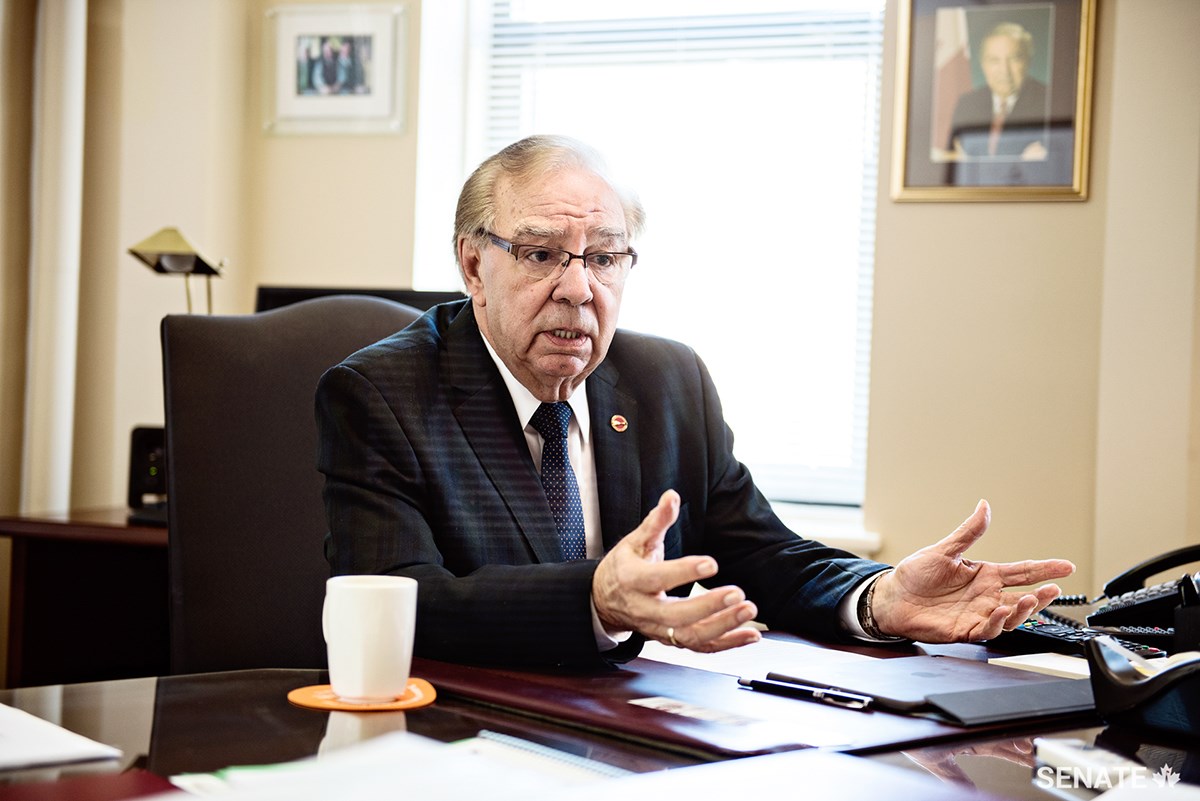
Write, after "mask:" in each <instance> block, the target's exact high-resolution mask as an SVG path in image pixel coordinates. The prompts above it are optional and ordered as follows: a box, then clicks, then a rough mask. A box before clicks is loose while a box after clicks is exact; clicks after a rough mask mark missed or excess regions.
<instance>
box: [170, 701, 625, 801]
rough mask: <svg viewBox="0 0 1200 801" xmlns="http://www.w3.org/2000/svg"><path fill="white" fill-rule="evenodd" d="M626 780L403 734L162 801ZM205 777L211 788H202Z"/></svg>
mask: <svg viewBox="0 0 1200 801" xmlns="http://www.w3.org/2000/svg"><path fill="white" fill-rule="evenodd" d="M362 714H370V713H362ZM625 775H628V772H627V771H624V770H621V769H619V768H615V767H612V766H610V765H607V764H604V763H600V762H596V761H593V760H589V759H585V758H582V757H578V756H575V755H572V754H568V753H565V752H555V750H554V749H551V748H548V747H545V746H540V745H538V744H536V743H533V742H529V741H524V740H520V739H519V738H516V737H510V736H506V735H502V734H497V733H495V732H481V733H480V735H479V736H477V737H472V738H469V739H467V740H462V741H459V742H457V743H440V742H437V741H435V740H432V739H429V738H426V737H423V736H421V735H418V734H413V733H409V732H404V731H396V732H391V733H388V734H384V735H381V736H379V737H375V738H373V739H370V740H367V741H365V742H360V743H355V744H352V745H348V746H345V747H343V748H339V749H334V750H332V751H329V752H324V753H319V754H318V755H317V756H316V757H314V758H309V759H301V760H297V761H295V762H285V763H281V764H278V765H268V766H250V767H245V766H243V767H235V768H227V769H225V770H222V771H218V772H217V773H215V774H202V775H195V774H185V775H183V776H176V777H173V778H172V781H173V782H174V783H175V784H176V786H178V787H180V788H182V789H183V790H185V791H187V793H189V794H190V795H184V794H183V793H173V794H170V795H165V796H163V797H162V799H161V801H166V799H167V798H170V799H175V798H180V799H182V798H189V797H194V796H195V795H219V796H221V797H223V798H225V799H228V801H327V799H330V798H336V799H338V801H391V799H396V798H419V799H425V800H426V801H459V799H464V798H486V799H488V801H528V799H530V798H551V797H569V791H570V790H571V788H576V787H582V786H586V785H588V784H592V783H596V782H607V781H611V780H613V779H618V778H620V777H622V776H625ZM205 777H207V778H208V781H202V779H204V778H205ZM147 801H154V799H147Z"/></svg>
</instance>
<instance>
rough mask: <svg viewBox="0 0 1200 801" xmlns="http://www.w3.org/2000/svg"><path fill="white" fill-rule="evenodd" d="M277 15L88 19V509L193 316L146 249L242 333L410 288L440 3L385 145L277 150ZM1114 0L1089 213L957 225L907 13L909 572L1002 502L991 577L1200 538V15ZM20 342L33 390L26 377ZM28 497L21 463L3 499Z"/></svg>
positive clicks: (890, 443) (1039, 208) (887, 506)
mask: <svg viewBox="0 0 1200 801" xmlns="http://www.w3.org/2000/svg"><path fill="white" fill-rule="evenodd" d="M317 2H321V3H324V4H327V3H328V2H330V0H317ZM274 5H276V3H275V2H274V1H273V0H248V1H243V0H172V2H165V1H164V0H91V2H90V9H91V11H90V24H89V53H88V80H89V86H88V95H87V104H88V107H87V143H86V151H85V170H86V174H85V187H84V192H85V194H84V206H85V212H84V229H85V230H84V238H83V262H84V263H83V279H82V280H83V287H82V289H83V291H82V295H81V309H80V313H81V317H82V320H81V337H80V350H79V368H78V372H79V375H78V378H79V380H78V388H77V391H78V398H77V422H76V432H75V443H76V458H75V460H74V468H73V469H74V473H73V476H72V503H73V504H74V505H75V506H77V507H87V506H109V505H122V504H123V503H124V494H125V486H126V475H127V470H128V440H129V432H130V430H131V429H132V428H133V427H134V426H136V425H139V424H160V423H161V421H162V396H161V371H160V366H159V349H158V322H159V320H160V318H161V317H162V315H163V314H166V313H177V312H182V311H183V310H184V292H183V287H182V286H181V285H180V281H179V279H177V278H174V277H169V276H160V275H156V274H154V273H152V272H150V271H149V270H147V269H146V268H144V267H143V266H141V265H140V264H138V263H137V262H135V261H134V260H133V259H132V258H131V257H130V256H128V255H127V254H126V253H125V248H126V247H128V245H130V244H132V243H134V242H136V241H138V240H140V239H142V238H143V237H145V236H147V235H149V234H150V233H152V232H154V231H156V230H157V229H158V228H160V227H162V226H164V225H177V226H179V227H180V228H181V229H182V230H183V231H184V232H186V233H187V234H188V236H190V237H191V238H192V239H193V240H194V241H195V243H196V244H198V245H199V246H200V247H201V248H203V249H204V250H206V251H207V252H208V254H209V255H211V256H213V257H215V258H221V257H228V258H229V260H230V265H229V267H228V268H227V272H226V276H225V277H223V278H221V279H220V280H218V281H217V282H215V301H216V310H217V311H218V312H245V311H248V310H250V308H251V306H252V304H253V289H254V287H255V285H257V284H259V283H291V284H342V285H384V284H391V285H404V284H407V283H409V281H410V279H411V275H412V258H413V257H412V253H411V248H410V243H411V242H412V241H413V238H414V233H415V231H414V223H413V220H414V216H415V213H416V212H415V186H416V181H417V177H416V173H417V166H418V159H417V145H418V137H417V131H418V128H417V109H418V102H419V100H420V99H419V98H418V97H417V89H418V86H419V85H424V87H425V89H426V92H427V93H431V92H432V91H436V90H437V89H438V88H440V89H441V90H442V92H443V93H444V94H445V97H442V98H440V100H441V102H442V103H443V104H447V105H454V101H453V98H454V96H455V94H454V92H455V90H456V87H455V86H450V85H447V86H443V87H439V83H438V81H437V80H436V79H437V77H438V76H436V75H425V76H420V75H419V74H418V72H419V69H418V65H419V63H420V60H419V56H420V50H419V36H418V33H419V31H420V29H421V9H422V3H421V2H420V0H408V2H407V9H408V20H407V30H408V37H407V38H408V42H407V44H408V50H407V67H408V69H407V76H406V86H405V88H406V103H407V106H406V109H407V126H406V128H405V130H404V131H403V132H402V133H401V134H399V135H384V136H379V135H375V136H330V135H303V136H302V135H295V136H271V135H267V134H265V133H264V132H263V131H262V127H261V125H262V113H261V109H262V98H261V87H262V75H261V71H262V65H261V62H260V52H261V42H262V32H263V31H262V29H263V15H264V12H265V10H266V9H267V8H269V7H272V6H274ZM1100 5H1101V9H1100V18H1099V26H1098V37H1097V43H1096V55H1097V59H1096V91H1095V104H1094V109H1095V119H1094V124H1093V147H1092V158H1093V163H1092V193H1091V198H1090V199H1089V200H1088V201H1086V202H1082V203H982V204H948V203H895V202H893V201H891V200H890V199H889V197H888V195H887V186H886V185H887V180H886V176H888V175H889V171H890V162H891V156H890V154H891V121H892V108H893V101H892V90H893V77H894V70H893V63H894V56H895V43H894V41H893V39H894V36H895V29H896V5H895V3H894V2H892V3H890V4H889V9H888V18H887V31H888V43H887V46H886V51H885V56H886V60H885V71H884V84H885V85H884V107H883V131H882V136H881V154H882V164H881V171H880V175H881V176H884V177H885V180H883V181H882V183H883V186H881V188H880V193H879V213H878V241H877V262H878V266H877V272H876V284H875V321H874V335H875V342H874V353H873V366H872V377H871V380H872V396H871V421H870V424H871V428H870V446H869V456H868V459H869V464H868V486H867V500H866V504H865V515H866V523H867V526H868V528H870V529H872V530H874V531H878V532H880V533H881V534H882V535H883V537H884V543H885V551H884V554H883V556H884V558H887V559H896V558H899V557H900V556H902V555H903V554H904V553H907V552H908V551H910V550H911V549H913V548H915V547H917V546H919V545H922V544H925V543H926V542H928V541H930V540H931V539H933V538H935V537H937V536H940V535H941V534H943V533H945V532H946V531H948V530H949V529H951V528H953V526H955V525H956V524H957V523H958V522H959V521H960V520H961V519H962V518H963V517H965V516H966V515H967V514H968V513H969V512H970V511H971V509H972V507H973V505H974V503H975V501H976V500H977V499H978V498H981V497H986V498H988V499H989V500H990V501H991V502H992V504H993V507H994V526H993V531H992V533H991V535H989V537H988V538H987V539H985V541H984V542H983V543H981V544H980V546H979V547H978V549H977V551H978V555H980V556H985V557H991V558H997V559H1010V558H1016V557H1018V556H1048V555H1051V554H1054V555H1062V556H1066V557H1068V558H1071V559H1074V560H1076V561H1077V562H1078V563H1079V565H1080V569H1081V570H1080V573H1079V575H1078V576H1077V577H1076V578H1075V579H1073V580H1072V581H1070V582H1068V583H1067V588H1068V590H1071V591H1078V592H1093V591H1095V590H1096V588H1097V584H1098V581H1099V580H1100V578H1101V577H1102V576H1104V575H1107V574H1108V573H1110V572H1112V571H1113V570H1114V569H1116V568H1117V567H1118V566H1119V565H1122V564H1124V563H1125V562H1127V561H1128V560H1130V559H1134V558H1140V557H1142V556H1145V555H1148V554H1150V553H1152V552H1155V551H1158V550H1163V549H1166V548H1169V547H1174V546H1176V545H1178V544H1182V543H1183V542H1196V541H1197V540H1200V524H1198V522H1197V516H1198V507H1200V501H1198V500H1197V487H1200V470H1198V469H1197V456H1196V451H1197V447H1196V445H1197V443H1198V442H1200V436H1198V433H1197V431H1198V429H1200V425H1198V424H1197V418H1198V416H1200V415H1198V413H1197V410H1198V407H1200V400H1198V399H1197V396H1198V395H1200V393H1198V392H1197V391H1196V388H1197V387H1198V386H1200V375H1198V371H1197V368H1196V364H1195V362H1196V359H1195V356H1194V353H1195V348H1196V343H1197V340H1198V339H1200V333H1198V332H1200V326H1198V325H1197V320H1198V319H1200V316H1198V313H1197V306H1198V303H1197V292H1196V288H1195V277H1196V271H1197V269H1198V267H1200V259H1198V257H1197V253H1198V251H1200V234H1198V228H1200V224H1198V220H1200V200H1198V199H1197V195H1198V192H1200V167H1198V166H1197V163H1198V159H1200V144H1198V142H1200V97H1198V92H1200V89H1198V88H1197V86H1196V85H1195V83H1196V82H1195V81H1190V80H1183V78H1184V77H1190V76H1195V75H1197V74H1200V64H1198V63H1197V58H1198V56H1197V54H1196V53H1195V48H1194V47H1192V42H1194V40H1195V38H1196V35H1197V33H1200V4H1196V3H1194V2H1192V0H1138V1H1137V2H1134V1H1133V0H1102V2H1101V3H1100ZM422 77H423V78H424V80H420V84H419V83H418V82H419V79H420V78H422ZM448 83H454V82H453V81H451V82H448ZM447 98H450V99H447ZM426 99H428V98H426ZM435 135H436V134H435ZM442 135H443V136H444V135H445V134H444V133H443V134H442ZM426 144H427V143H426ZM427 166H428V165H423V166H422V169H425V168H426V167H427ZM5 180H6V181H7V180H8V178H7V177H6V178H5ZM10 196H11V193H10ZM426 211H428V210H426ZM451 214H452V210H451V209H450V208H446V209H444V210H443V212H442V215H441V216H442V218H444V221H445V222H444V223H443V224H445V225H448V222H449V219H450V216H451ZM435 219H436V218H435ZM6 245H7V240H6ZM5 252H6V254H7V251H5ZM4 282H5V283H4V285H3V291H4V292H5V293H6V296H5V298H4V302H5V306H4V308H5V310H6V312H7V311H8V310H9V309H11V308H13V305H12V303H11V302H10V297H9V296H10V295H11V293H12V292H14V291H19V290H20V282H19V279H14V278H13V274H12V271H11V269H6V270H5V272H4ZM197 289H199V287H197ZM19 309H20V304H18V305H17V311H18V312H19ZM8 319H10V318H9V317H8V315H7V314H6V320H8ZM5 325H6V326H8V325H9V323H8V322H6V323H5ZM7 330H8V328H7V327H6V328H5V331H7ZM5 343H6V344H5V350H4V351H3V353H2V354H0V356H2V358H3V360H2V361H0V369H2V370H3V376H0V386H4V387H9V386H11V385H12V383H13V382H17V383H19V382H20V381H21V380H22V375H21V370H22V367H21V359H20V357H19V354H15V353H13V352H11V349H10V348H9V347H8V343H9V338H8V335H7V334H6V339H5ZM12 394H13V393H12V392H11V391H7V390H6V391H5V394H4V395H3V396H0V402H3V403H5V404H6V408H11V407H13V405H14V404H16V403H17V399H16V398H14V397H10V396H11V395H12ZM16 425H18V424H17V423H16V422H15V421H14V419H13V418H12V417H9V418H8V419H6V420H0V426H3V428H2V429H0V442H5V441H16V442H19V441H20V436H19V429H16V430H14V426H16ZM14 434H15V435H16V436H15V440H14V439H13V437H14ZM5 464H8V462H7V461H6V462H5ZM16 481H17V478H16V475H15V474H14V473H13V472H12V471H11V470H7V469H6V470H5V472H4V474H3V476H0V497H3V498H8V497H15V486H16ZM1097 543H1098V547H1096V548H1094V544H1097ZM0 567H3V566H0ZM0 572H3V570H0Z"/></svg>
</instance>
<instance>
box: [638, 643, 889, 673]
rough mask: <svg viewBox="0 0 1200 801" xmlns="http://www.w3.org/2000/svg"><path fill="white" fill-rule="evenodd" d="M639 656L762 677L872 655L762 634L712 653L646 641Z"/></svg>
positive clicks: (719, 671) (671, 663) (712, 671)
mask: <svg viewBox="0 0 1200 801" xmlns="http://www.w3.org/2000/svg"><path fill="white" fill-rule="evenodd" d="M640 656H641V657H642V658H643V659H652V660H654V661H655V662H666V663H667V664H670V665H680V666H682V667H689V668H696V669H698V670H707V671H709V672H710V673H723V674H726V675H728V676H737V677H739V678H740V677H742V676H745V677H747V678H762V677H763V676H765V675H766V674H767V673H769V672H772V671H774V672H776V673H792V672H794V670H795V668H796V667H797V666H800V667H805V668H811V667H813V666H816V665H828V664H846V663H848V662H861V661H863V660H870V659H874V658H875V657H870V656H864V655H863V654H856V653H852V652H850V651H838V650H836V649H833V648H821V647H819V646H815V645H806V644H804V643H800V642H793V641H791V640H775V639H769V638H767V637H764V638H763V639H762V640H760V641H759V642H756V643H754V644H752V645H743V646H742V647H741V648H732V649H730V650H728V651H720V652H718V653H715V654H701V653H697V652H695V651H689V650H687V649H685V648H673V647H671V646H669V645H663V644H662V643H660V642H653V641H651V642H647V643H646V644H645V645H644V646H643V647H642V652H641V654H640Z"/></svg>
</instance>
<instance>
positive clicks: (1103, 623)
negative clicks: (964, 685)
mask: <svg viewBox="0 0 1200 801" xmlns="http://www.w3.org/2000/svg"><path fill="white" fill-rule="evenodd" d="M1196 561H1200V545H1189V546H1187V547H1184V548H1178V549H1176V550H1174V551H1168V552H1167V553H1164V554H1162V555H1160V556H1156V557H1154V558H1153V559H1147V560H1146V561H1145V562H1142V563H1141V564H1138V565H1134V566H1133V567H1132V568H1130V569H1129V570H1126V571H1125V572H1123V573H1121V574H1120V575H1118V576H1115V577H1113V578H1112V579H1111V580H1109V582H1108V583H1107V584H1105V585H1104V592H1103V594H1102V595H1101V596H1100V597H1099V598H1097V599H1095V600H1094V601H1089V600H1088V599H1087V597H1086V596H1083V595H1067V596H1061V597H1060V598H1058V599H1057V600H1056V601H1055V602H1054V604H1055V605H1056V606H1080V605H1091V604H1095V603H1099V602H1100V601H1102V600H1105V599H1107V603H1104V604H1103V605H1101V606H1098V607H1097V608H1096V609H1094V610H1093V611H1092V612H1091V613H1089V614H1088V615H1087V623H1086V624H1085V623H1083V622H1081V621H1079V620H1076V619H1074V618H1072V617H1068V616H1065V615H1060V614H1057V613H1056V612H1054V611H1051V610H1050V609H1045V610H1043V611H1042V612H1041V613H1040V614H1038V615H1035V616H1034V617H1033V618H1031V619H1030V620H1028V621H1026V622H1025V623H1024V624H1022V625H1021V626H1018V627H1017V628H1016V629H1014V630H1013V631H1011V632H1005V633H1003V634H1001V635H1000V636H999V637H997V638H996V639H994V640H992V644H993V645H995V646H996V647H998V648H1003V649H1005V650H1010V651H1018V652H1022V653H1031V652H1041V651H1054V652H1057V653H1066V654H1075V655H1078V656H1082V655H1084V653H1085V652H1086V646H1087V643H1088V642H1089V641H1091V640H1093V639H1095V638H1096V637H1099V636H1100V635H1104V634H1107V635H1109V636H1111V637H1114V638H1116V639H1117V641H1118V642H1119V643H1120V644H1121V645H1123V646H1124V647H1125V648H1127V649H1129V650H1132V651H1134V652H1136V653H1138V654H1139V655H1140V656H1143V657H1161V656H1165V655H1166V654H1167V653H1168V652H1178V651H1190V650H1195V649H1197V648H1200V591H1198V590H1197V580H1198V579H1200V573H1197V574H1195V575H1190V574H1185V575H1183V576H1181V577H1180V578H1177V579H1173V580H1171V581H1166V582H1162V583H1160V584H1152V585H1150V586H1148V587H1147V586H1145V583H1146V580H1147V579H1149V578H1150V577H1151V576H1155V575H1157V574H1159V573H1162V572H1165V571H1167V570H1170V569H1171V568H1174V567H1181V566H1182V565H1186V564H1188V563H1190V562H1196Z"/></svg>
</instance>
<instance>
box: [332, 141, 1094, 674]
mask: <svg viewBox="0 0 1200 801" xmlns="http://www.w3.org/2000/svg"><path fill="white" fill-rule="evenodd" d="M643 220H644V214H643V211H642V208H641V206H640V205H639V203H638V202H637V200H636V199H635V198H634V197H633V196H632V195H630V194H628V193H627V192H625V191H623V190H622V188H621V187H619V186H617V185H616V184H615V183H614V182H613V181H612V180H610V178H609V177H608V176H607V173H606V171H605V168H604V166H603V165H602V163H601V161H600V159H599V157H598V156H597V155H596V154H595V153H594V151H592V150H590V149H589V148H587V147H586V146H584V145H582V144H581V143H578V142H575V141H573V140H569V139H563V138H556V137H531V138H529V139H525V140H522V141H520V142H517V143H515V144H513V145H510V146H509V147H507V148H505V149H504V150H503V151H501V152H500V153H498V154H496V155H494V156H492V157H491V158H489V159H488V160H487V161H485V162H484V163H483V164H482V165H481V166H480V167H479V168H478V169H477V170H476V171H475V172H474V173H473V174H472V175H471V177H470V178H469V179H468V180H467V182H466V184H465V186H464V187H463V190H462V194H461V195H460V198H459V205H458V212H457V217H456V220H455V234H454V242H455V252H456V254H457V258H458V263H459V266H460V268H461V272H462V278H463V281H464V282H465V285H466V289H467V293H468V294H469V295H470V298H469V300H467V301H461V302H458V303H451V304H445V305H442V306H438V307H435V308H434V309H432V310H431V311H430V312H428V313H427V314H426V315H425V316H424V317H422V318H421V319H420V320H418V321H417V322H415V323H414V324H412V325H411V326H409V327H408V328H407V329H405V330H404V331H401V332H399V333H397V334H395V335H394V336H392V337H390V338H388V339H385V340H383V341H382V342H379V343H377V344H375V345H373V346H371V347H369V348H366V349H364V350H362V351H360V352H358V353H357V354H354V355H353V356H351V357H350V358H348V359H347V360H346V361H345V362H343V363H342V364H341V365H339V366H337V367H335V368H333V369H331V370H330V371H329V372H328V373H326V375H325V376H324V378H323V379H322V381H321V385H320V387H319V389H318V394H317V413H318V421H319V427H320V447H319V453H318V465H319V468H320V470H321V471H322V472H323V473H324V474H325V476H326V490H325V499H326V506H327V510H328V518H329V529H330V533H329V537H328V539H327V549H326V550H327V555H328V557H329V561H330V564H331V566H332V569H333V572H334V573H335V574H344V573H394V574H399V575H406V576H412V577H413V578H415V579H417V581H418V582H419V583H420V590H419V606H418V614H417V641H416V652H417V653H418V654H419V655H422V656H426V657H431V658H435V659H444V660H451V661H465V662H507V663H509V664H523V665H574V666H586V665H598V664H602V663H604V662H619V661H622V660H627V659H629V658H632V657H633V656H635V655H636V654H637V652H638V650H639V649H640V647H641V644H642V643H643V642H644V641H645V639H646V638H650V639H655V640H659V641H661V642H666V643H670V644H672V645H677V646H680V647H685V648H691V649H694V650H697V651H718V650H723V649H728V648H734V647H737V646H741V645H745V644H748V643H751V642H754V641H756V640H758V638H759V637H760V634H759V632H758V631H757V630H756V629H755V628H753V627H747V626H745V625H744V624H745V623H747V622H748V621H750V620H752V619H755V618H757V619H758V620H760V621H762V622H764V623H766V624H767V625H768V626H770V627H772V628H778V629H782V630H789V631H794V632H798V633H806V634H810V635H814V636H819V637H827V638H837V637H853V636H858V637H863V638H867V639H875V640H879V639H889V638H915V639H921V640H925V641H946V640H979V639H986V638H990V637H993V636H996V635H997V634H999V633H1000V631H1001V630H1002V629H1011V628H1013V627H1014V626H1016V625H1018V624H1019V623H1021V622H1022V621H1023V620H1025V619H1026V617H1028V616H1029V615H1030V614H1031V613H1032V612H1034V611H1035V610H1037V609H1040V608H1042V607H1043V606H1045V605H1046V604H1047V603H1049V602H1050V601H1051V600H1052V599H1053V598H1054V597H1055V596H1056V595H1057V594H1058V588H1057V587H1056V586H1054V585H1052V584H1048V585H1045V586H1042V587H1040V588H1038V589H1036V590H1033V591H1029V592H1021V591H1015V590H1013V589H1010V588H1012V587H1019V586H1025V585H1029V584H1036V583H1039V582H1043V581H1048V580H1051V579H1054V578H1058V577H1062V576H1066V575H1068V574H1069V573H1070V572H1071V571H1072V570H1073V566H1072V565H1071V564H1070V563H1069V562H1064V561H1061V560H1047V561H1031V562H1017V563H1012V564H992V563H987V562H972V561H970V560H967V559H965V558H963V553H964V552H965V551H966V550H967V548H968V547H969V546H970V545H971V544H972V543H973V542H974V541H975V540H976V539H978V538H979V537H980V536H981V535H982V534H983V533H984V530H985V529H986V528H987V524H988V515H989V512H988V507H987V504H986V503H984V502H982V501H981V502H980V504H979V505H978V507H977V508H976V510H975V512H974V513H973V514H972V515H971V517H970V518H969V519H968V520H967V521H966V522H965V523H963V525H962V526H960V527H959V528H958V529H957V530H956V531H955V532H954V533H952V534H951V535H950V536H948V537H946V538H945V539H943V540H942V541H940V542H938V543H937V544H936V545H933V546H930V547H928V548H925V549H923V550H921V551H918V552H917V553H916V554H914V555H912V556H910V557H909V558H907V559H905V560H904V561H902V562H900V564H899V565H898V566H897V567H896V568H895V569H894V570H893V569H889V568H888V566H887V565H883V564H880V563H877V562H872V561H868V560H864V559H859V558H857V557H855V556H853V555H851V554H849V553H846V552H843V551H839V550H837V549H833V548H829V547H826V546H824V545H822V544H820V543H818V542H814V541H812V540H807V539H803V538H801V537H799V536H797V535H796V534H794V533H793V532H791V531H789V530H788V529H787V528H786V527H785V526H784V525H783V524H782V523H781V522H780V520H779V519H778V518H777V517H776V516H775V515H774V514H773V513H772V511H771V508H770V505H769V504H768V503H767V501H766V499H765V498H764V497H763V496H762V495H761V494H760V493H759V492H758V490H757V489H756V488H755V486H754V483H753V481H752V480H751V477H750V474H749V473H748V472H747V470H746V468H745V467H744V466H743V465H742V464H740V463H739V462H738V461H737V460H736V459H735V458H734V457H733V452H732V449H733V435H732V434H731V432H730V431H729V429H728V427H727V426H726V425H725V422H724V419H723V418H722V415H721V405H720V401H719V400H718V397H717V392H716V389H715V387H714V386H713V383H712V381H711V380H710V378H709V375H708V372H707V370H706V369H705V367H704V365H703V363H702V362H701V361H700V359H699V358H698V357H697V356H696V354H695V353H694V352H693V351H691V350H690V349H688V348H687V347H685V346H683V345H681V344H678V343H676V342H671V341H668V340H664V339H660V338H656V337H651V336H644V335H639V334H633V333H629V332H625V331H618V330H617V327H616V326H617V313H618V311H619V309H620V305H621V295H622V292H623V290H624V287H625V282H626V281H627V280H629V279H630V275H631V270H632V269H633V267H634V265H635V264H636V262H637V256H636V253H635V251H634V248H633V243H634V241H635V240H636V238H637V236H638V234H639V233H640V231H641V229H642V225H643ZM768 389H769V386H767V385H766V382H765V381H764V391H766V390H768ZM767 405H768V402H767V401H765V400H764V406H765V407H766V406H767ZM694 582H700V583H701V584H703V585H705V586H707V587H708V588H710V589H711V590H712V591H711V592H708V593H701V594H695V595H689V592H688V591H689V589H690V588H691V586H692V584H693V583H694Z"/></svg>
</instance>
